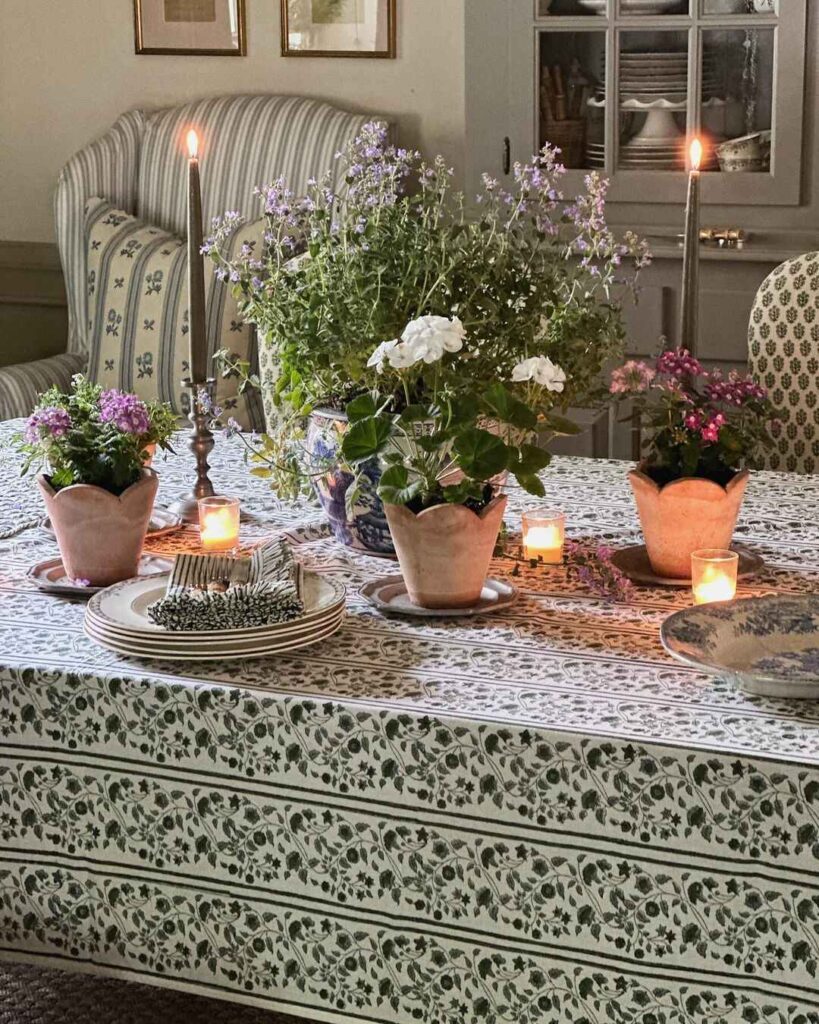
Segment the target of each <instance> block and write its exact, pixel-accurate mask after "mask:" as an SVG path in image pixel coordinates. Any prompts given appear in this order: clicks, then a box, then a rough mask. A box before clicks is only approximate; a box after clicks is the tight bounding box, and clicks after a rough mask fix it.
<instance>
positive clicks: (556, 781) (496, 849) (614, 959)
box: [0, 426, 819, 1024]
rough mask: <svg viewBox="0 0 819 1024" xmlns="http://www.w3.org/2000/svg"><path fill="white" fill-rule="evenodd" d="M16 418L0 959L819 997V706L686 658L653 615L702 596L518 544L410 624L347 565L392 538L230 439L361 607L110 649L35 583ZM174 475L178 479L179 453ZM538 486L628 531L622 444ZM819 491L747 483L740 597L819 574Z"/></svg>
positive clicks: (2, 713)
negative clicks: (332, 525) (549, 561)
mask: <svg viewBox="0 0 819 1024" xmlns="http://www.w3.org/2000/svg"><path fill="white" fill-rule="evenodd" d="M10 429H11V428H10V427H8V426H5V427H3V428H2V430H0V525H5V527H6V530H5V532H7V533H8V532H11V530H12V529H13V528H14V529H17V530H18V532H16V533H15V534H14V536H11V537H7V539H5V540H3V541H0V695H1V696H0V701H1V703H0V733H1V737H0V738H1V739H2V743H0V834H1V835H2V841H1V842H0V947H2V949H3V951H4V953H3V955H7V956H11V957H17V958H19V957H21V956H25V957H28V958H33V959H37V960H40V961H44V962H50V963H53V964H55V965H58V966H62V965H66V964H73V965H75V966H79V967H81V968H83V969H88V970H99V971H105V972H109V973H116V974H121V975H124V976H129V977H135V978H139V979H141V980H147V981H152V982H156V983H158V984H173V985H177V986H185V987H189V988H191V989H193V990H199V991H202V992H207V993H211V994H217V995H221V996H223V997H225V998H229V999H236V1000H242V1001H248V1002H253V1003H256V1004H259V1005H262V1006H270V1007H276V1008H279V1009H283V1010H289V1011H290V1012H292V1013H295V1014H301V1015H304V1016H306V1017H308V1018H310V1019H313V1020H330V1021H353V1020H362V1021H370V1022H378V1024H382V1022H383V1024H387V1022H394V1024H407V1022H409V1021H419V1022H423V1024H462V1022H473V1021H475V1022H483V1021H486V1022H493V1024H494V1022H504V1024H535V1022H537V1024H546V1022H559V1024H602V1022H604V1021H614V1022H621V1021H623V1022H625V1021H628V1022H639V1024H703V1022H708V1024H734V1022H756V1021H759V1022H763V1021H764V1022H770V1024H808V1022H816V1021H819V979H818V978H817V972H818V971H819V708H817V705H816V704H814V703H798V702H778V703H777V702H773V701H764V700H756V699H751V698H748V697H746V696H744V695H743V694H741V693H738V692H736V691H735V690H733V689H732V688H730V687H729V686H727V685H726V684H723V683H721V682H718V681H716V680H714V679H711V678H709V677H707V676H704V675H700V674H698V673H696V672H694V671H691V670H688V669H686V668H683V667H680V666H679V665H676V664H674V663H672V662H671V661H670V660H669V659H668V657H667V656H666V655H665V654H664V653H663V651H662V649H661V646H660V643H659V639H658V629H659V625H660V623H661V621H662V619H663V618H664V616H666V615H667V614H668V613H669V612H671V611H672V610H674V609H676V608H680V607H682V606H683V605H684V604H685V603H686V602H687V601H688V600H689V596H688V594H687V593H685V592H684V591H673V590H661V589H650V588H649V589H641V590H639V591H638V593H637V597H636V600H635V601H634V603H633V604H631V605H629V606H609V605H606V604H604V603H602V602H600V601H598V600H596V599H594V598H592V597H590V596H589V595H588V594H587V593H584V592H583V591H582V590H581V589H579V588H578V586H577V585H576V584H569V583H567V581H566V578H565V574H564V571H563V569H561V568H557V569H541V570H537V571H532V570H528V569H527V570H524V571H523V572H522V573H521V575H520V576H519V577H518V578H517V581H516V582H517V583H518V585H519V586H520V588H521V590H522V596H521V599H520V601H519V602H518V604H517V605H516V606H514V607H513V608H512V609H510V610H509V611H508V612H506V613H504V614H503V615H499V616H497V617H487V618H484V619H474V620H420V619H419V620H411V619H405V620H398V619H395V620H391V621H390V620H387V619H384V618H382V617H380V616H379V615H378V614H377V613H376V612H375V611H374V610H373V609H372V608H371V607H370V606H369V605H368V604H367V603H366V602H365V601H364V600H363V599H362V598H361V597H360V596H359V593H358V591H359V588H360V586H361V585H362V584H363V583H364V582H365V581H367V580H369V579H371V578H373V577H374V576H376V575H379V574H383V573H385V572H390V571H394V568H393V566H392V564H391V563H389V562H385V561H383V560H379V559H375V558H371V557H367V556H362V555H357V554H353V553H351V552H350V551H348V550H346V549H343V548H342V547H340V546H339V545H338V544H336V543H335V542H334V541H333V540H332V539H330V538H329V536H328V535H327V533H326V531H325V530H324V528H323V526H322V521H321V517H320V516H319V515H318V514H317V512H316V510H315V509H314V508H312V507H311V506H309V505H304V506H301V507H296V506H293V505H287V504H282V503H280V502H278V501H277V500H276V499H275V498H274V497H273V496H272V495H271V494H270V493H269V492H268V491H267V490H266V489H265V486H264V483H263V482H260V481H254V480H252V479H251V478H249V477H248V475H247V473H246V470H245V468H244V467H243V465H242V462H241V454H240V447H239V446H238V443H236V442H234V443H233V444H231V443H229V442H222V441H220V443H219V446H218V448H217V451H216V453H215V455H216V457H215V458H214V465H215V469H214V474H213V475H214V479H215V481H216V484H217V486H218V487H219V488H220V489H222V490H223V491H224V492H225V493H235V494H239V495H241V496H242V498H243V501H244V505H245V508H246V509H248V510H249V511H251V512H252V513H253V515H254V519H253V522H252V523H250V524H248V525H247V526H246V527H245V528H244V529H245V538H246V539H247V540H249V541H253V540H254V539H257V538H259V537H261V536H263V535H265V533H269V532H271V531H273V530H284V531H286V532H287V533H288V535H289V536H290V537H291V539H292V540H293V543H294V544H295V546H296V550H297V553H298V556H299V557H300V558H301V559H303V560H304V562H305V563H306V564H308V565H309V566H311V567H313V568H316V569H318V570H319V571H321V572H324V573H327V574H328V575H331V576H333V577H335V578H337V579H340V580H343V581H344V583H345V584H346V585H347V587H348V599H349V602H348V610H349V615H348V617H347V620H346V623H345V625H344V627H343V628H342V630H341V632H340V633H338V634H337V635H336V636H335V637H333V638H332V639H331V640H328V641H325V642H322V643H320V644H318V645H316V646H314V647H312V648H309V649H307V650H304V651H302V652H297V653H295V654H292V655H289V656H286V657H279V658H271V659H267V660H256V661H246V662H233V663H224V664H219V663H215V664H214V663H202V664H201V665H193V666H180V665H174V664H173V663H171V662H165V661H140V660H137V659H130V658H123V657H118V656H116V655H114V654H112V653H110V652H108V651H106V650H104V649H103V648H101V647H98V646H96V645H95V644H94V643H93V642H92V641H91V640H89V639H88V638H86V637H85V635H84V634H83V631H82V616H83V607H84V606H83V604H82V603H81V602H74V601H71V600H62V599H57V598H54V597H49V596H46V595H44V594H42V593H40V592H39V591H37V590H36V589H35V588H34V587H33V586H32V584H31V583H30V582H29V581H28V580H27V579H26V575H25V573H26V569H27V567H28V566H29V565H31V564H32V563H34V562H36V561H38V560H40V559H42V558H45V557H48V556H49V555H52V554H53V553H54V552H55V548H54V543H53V541H52V540H51V538H50V537H49V536H48V535H47V534H45V533H44V532H43V531H42V530H40V529H39V528H38V527H37V526H30V525H29V526H26V523H29V522H30V521H31V520H32V519H33V518H34V517H36V512H37V499H36V497H35V495H34V494H33V492H32V491H31V490H30V489H28V490H26V489H22V488H21V487H20V486H19V485H18V483H17V472H18V470H17V466H16V461H15V459H14V457H13V455H12V454H11V453H10V451H9V448H8V444H7V442H8V436H9V430H10ZM158 469H159V472H160V474H161V478H162V489H161V491H160V498H162V497H164V498H165V499H166V500H168V499H169V498H170V497H171V496H173V495H175V494H176V493H177V492H178V491H179V489H180V488H181V486H182V484H183V482H184V481H185V480H186V479H189V478H190V471H191V468H190V458H189V457H183V456H179V457H177V458H172V459H169V460H167V461H162V460H161V459H160V461H159V462H158ZM545 480H546V487H547V493H548V502H549V504H551V505H558V506H562V507H563V508H564V509H565V510H566V512H567V517H568V523H569V529H570V533H571V534H572V535H574V536H583V535H595V536H605V537H608V538H610V539H612V540H614V541H616V542H626V541H630V540H633V539H634V538H635V537H636V536H637V534H636V520H635V515H634V511H633V508H632V504H631V499H630V497H629V494H628V492H627V487H626V483H625V480H624V466H623V465H622V464H616V463H606V462H589V461H582V460H556V461H555V464H554V465H553V466H552V467H551V468H550V469H549V470H548V471H547V473H546V475H545ZM818 501H819V480H816V479H812V478H801V479H800V478H797V477H788V476H778V475H774V474H761V475H759V476H757V477H756V478H755V479H754V480H753V482H752V484H751V487H750V490H749V495H748V499H747V503H746V507H745V509H744V511H743V514H742V520H741V524H740V528H739V529H740V534H741V536H742V537H743V538H744V539H745V540H746V541H747V542H749V543H750V544H751V545H753V547H754V548H756V549H757V550H759V551H761V552H762V553H763V554H764V555H765V557H766V559H767V568H766V569H765V570H764V571H763V573H762V574H761V575H760V576H759V577H758V578H757V579H755V580H754V581H753V582H752V585H750V586H742V587H741V588H740V589H741V593H745V594H749V593H759V592H765V591H770V590H780V591H799V592H804V591H807V590H814V589H816V588H817V583H818V582H819V523H818V522H817V517H816V509H817V507H818V505H817V502H818ZM521 505H522V500H521V498H520V497H519V496H518V495H515V494H513V500H512V502H511V509H510V517H509V523H510V525H511V526H513V527H514V526H515V525H516V520H517V517H518V516H519V513H520V510H521ZM11 524H16V525H14V526H12V525H11ZM2 532H4V531H3V530H0V533H2ZM188 540H189V538H188ZM180 542H181V543H183V544H184V543H185V542H186V539H185V538H184V537H183V538H181V541H179V540H174V539H173V538H171V539H169V540H166V541H158V542H157V545H156V546H157V547H161V546H162V545H163V544H164V545H165V547H166V549H172V548H173V545H174V544H178V543H180ZM511 566H512V563H511V562H506V561H502V560H500V561H498V562H496V563H495V565H494V571H496V572H497V573H501V574H503V573H508V572H509V571H510V569H511Z"/></svg>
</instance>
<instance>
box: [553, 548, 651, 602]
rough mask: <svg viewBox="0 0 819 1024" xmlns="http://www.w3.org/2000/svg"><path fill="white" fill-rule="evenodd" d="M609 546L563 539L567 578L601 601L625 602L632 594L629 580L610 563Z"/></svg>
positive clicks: (632, 589) (611, 553)
mask: <svg viewBox="0 0 819 1024" xmlns="http://www.w3.org/2000/svg"><path fill="white" fill-rule="evenodd" d="M613 554H614V551H613V550H612V548H610V547H609V546H608V545H606V544H600V543H598V542H597V541H586V540H568V541H566V555H567V566H568V571H569V578H570V579H571V578H573V579H576V580H577V581H578V582H579V583H582V584H583V586H585V587H588V589H589V590H590V591H591V592H592V593H593V594H594V595H595V596H596V597H600V598H602V599H603V600H604V601H621V602H625V601H628V600H629V599H630V598H631V597H632V596H633V593H634V587H633V585H632V583H631V580H629V579H628V577H627V576H625V575H624V574H623V573H622V572H621V571H620V570H619V569H618V568H617V566H616V565H614V564H613V563H612V560H611V557H612V555H613Z"/></svg>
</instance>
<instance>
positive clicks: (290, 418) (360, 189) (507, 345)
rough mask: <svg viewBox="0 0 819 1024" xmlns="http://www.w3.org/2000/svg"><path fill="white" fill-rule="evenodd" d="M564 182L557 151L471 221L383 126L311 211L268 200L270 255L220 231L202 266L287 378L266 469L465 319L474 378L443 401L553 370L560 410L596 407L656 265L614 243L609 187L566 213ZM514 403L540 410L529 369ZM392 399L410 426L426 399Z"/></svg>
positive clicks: (438, 175)
mask: <svg viewBox="0 0 819 1024" xmlns="http://www.w3.org/2000/svg"><path fill="white" fill-rule="evenodd" d="M564 173H565V171H564V168H563V166H562V165H561V163H560V161H559V151H558V150H555V149H554V148H552V147H549V146H546V147H544V149H543V150H542V151H541V152H540V153H539V154H537V155H536V156H535V157H533V158H532V160H531V161H530V162H529V163H526V164H520V163H519V164H516V165H515V167H514V169H513V173H512V175H511V178H510V181H509V184H508V186H507V184H506V183H501V182H499V181H497V180H495V179H494V178H492V177H490V176H489V175H484V177H483V182H482V188H481V192H480V194H479V195H478V196H477V197H476V199H477V202H476V204H475V207H474V209H473V210H470V209H468V208H467V203H466V199H465V196H464V195H463V193H461V192H460V191H458V190H457V189H456V188H455V187H454V184H453V171H452V170H451V168H449V167H448V166H447V164H446V162H445V161H444V159H443V158H442V157H440V156H439V157H436V158H435V159H433V160H432V161H431V162H428V161H426V160H424V159H423V158H422V157H421V154H420V153H418V152H416V151H414V150H411V149H405V148H400V147H396V146H394V145H391V144H390V143H389V140H388V138H387V130H386V127H385V126H384V125H383V124H380V123H377V122H373V123H370V124H367V125H366V126H364V128H363V129H362V131H361V134H360V135H359V137H358V138H357V139H356V140H355V141H354V142H353V143H352V144H351V145H350V146H348V147H346V148H345V149H344V151H343V152H340V153H338V154H337V160H336V166H335V167H334V168H333V169H332V171H331V172H330V173H328V174H327V175H326V176H325V177H324V178H322V179H320V180H312V181H310V182H309V183H308V187H307V190H306V192H305V193H304V194H303V195H297V194H295V193H294V192H293V191H292V190H291V189H290V188H289V187H288V185H287V183H286V182H285V181H284V180H282V179H280V180H278V181H276V182H274V183H273V184H272V185H269V186H267V187H265V188H262V189H260V190H259V198H260V200H261V203H262V206H263V210H264V217H265V221H266V232H265V234H264V239H263V244H262V247H261V249H260V250H255V249H254V248H253V247H252V245H251V244H248V245H247V246H246V247H245V250H244V251H243V252H242V253H240V254H239V256H238V258H234V259H228V258H227V256H226V255H225V254H226V253H227V251H228V243H229V241H230V239H231V238H232V237H233V234H234V232H235V230H236V227H237V223H238V222H239V219H240V218H239V217H238V215H237V214H233V213H230V214H227V215H226V216H225V217H223V218H222V219H221V221H218V222H217V223H216V225H215V228H214V233H213V235H212V237H211V238H209V239H208V241H207V242H206V243H205V246H204V250H205V251H206V252H207V253H209V254H210V256H211V258H212V259H213V260H214V261H215V263H216V272H217V274H218V275H220V276H221V277H222V278H223V279H226V280H228V281H230V282H231V283H232V284H233V287H234V293H235V295H236V296H237V298H238V299H239V301H240V304H241V308H242V311H243V315H244V316H245V318H246V319H248V320H250V321H251V322H253V323H255V324H256V325H257V326H258V328H259V335H260V337H261V338H263V339H265V343H266V344H267V345H268V346H271V347H272V349H273V350H274V352H275V360H276V363H277V365H278V366H279V368H280V372H279V374H278V377H277V379H276V382H275V384H274V385H270V388H271V391H272V394H271V395H270V397H271V398H272V399H273V401H274V403H275V404H277V406H278V408H279V411H280V420H279V424H278V426H277V427H275V428H271V434H276V436H275V437H271V436H270V435H266V438H265V439H264V446H265V451H264V452H263V453H262V454H263V455H264V454H266V455H268V456H269V460H268V461H270V462H271V463H277V464H279V465H281V464H282V463H283V462H286V461H287V456H286V449H287V440H288V439H289V438H292V437H294V436H298V429H299V427H298V424H299V422H303V420H304V417H306V416H307V415H309V413H310V412H311V410H312V409H314V408H316V407H318V406H328V407H330V408H333V409H339V410H341V409H344V407H345V406H346V405H347V404H348V403H349V402H351V401H353V400H354V399H356V398H358V397H360V396H363V395H366V394H369V393H371V392H372V391H373V390H374V389H378V390H380V391H382V392H383V387H384V383H385V381H384V378H383V377H380V378H379V374H378V366H377V364H374V363H373V361H372V358H371V357H372V353H373V351H374V350H375V349H376V347H377V346H379V345H380V344H381V343H382V342H385V341H391V340H395V341H396V343H397V341H398V339H400V338H401V336H402V332H403V331H404V330H405V327H406V325H407V324H408V323H410V322H413V321H416V320H418V319H420V318H425V317H438V318H444V319H453V318H456V319H457V320H458V321H459V323H461V324H462V325H463V329H464V331H465V332H466V333H467V334H468V336H469V338H470V339H471V342H472V344H471V349H470V359H469V361H468V363H466V364H462V363H460V364H458V365H455V364H453V365H452V366H446V365H445V366H443V367H441V368H440V380H439V386H441V387H444V388H447V389H448V390H449V391H450V392H451V393H458V392H460V391H469V392H474V391H476V390H479V389H481V388H487V387H489V386H491V385H492V384H493V383H494V382H495V381H497V380H498V375H499V373H501V372H502V371H503V370H505V369H506V368H508V367H512V366H516V365H518V364H524V363H525V364H526V365H527V366H529V367H530V368H531V367H534V366H535V365H540V362H539V361H543V360H548V361H550V362H551V363H552V364H554V365H556V366H559V367H561V368H562V370H563V371H564V372H565V375H566V378H565V380H566V386H565V388H564V389H563V391H562V393H561V395H560V405H561V406H562V407H563V408H567V407H568V406H569V405H571V404H579V403H582V402H584V401H587V400H588V399H589V398H590V396H592V395H593V394H595V393H596V392H598V391H600V382H601V379H602V370H603V367H604V365H605V363H606V361H607V360H610V359H611V358H612V357H613V356H616V354H618V353H619V351H620V346H621V341H622V337H623V326H622V318H621V303H622V300H623V298H624V296H625V295H626V294H627V292H628V288H629V286H630V285H631V283H632V282H633V278H634V273H635V271H636V270H637V269H639V268H640V267H641V266H643V265H644V264H645V263H646V262H647V260H648V254H647V251H646V248H645V246H644V244H643V243H642V242H641V241H640V240H638V239H637V237H636V236H634V235H632V234H627V235H626V236H625V237H624V238H623V239H622V240H620V239H617V238H615V236H614V234H613V233H612V232H611V230H610V229H609V228H608V226H607V224H606V220H605V209H604V208H605V198H606V188H607V183H606V181H605V180H603V179H601V178H600V177H599V176H598V175H596V174H590V175H588V177H587V178H586V182H585V190H584V191H583V192H582V193H581V194H580V195H579V196H577V197H576V198H574V199H569V198H568V197H566V196H564V194H563V193H562V192H561V190H560V181H561V178H562V177H563V175H564ZM236 370H237V372H239V374H240V375H241V376H242V377H243V382H242V383H243V385H244V386H247V385H251V384H257V385H258V384H259V383H260V382H259V379H258V377H256V376H254V375H252V374H250V372H249V367H248V366H246V365H245V366H241V365H239V366H236ZM419 386H420V387H421V388H423V387H424V381H423V380H421V381H419ZM508 387H509V390H510V392H511V393H512V394H513V395H514V396H515V397H516V398H517V399H519V400H521V401H527V400H529V399H530V398H531V395H530V392H531V390H532V389H531V386H530V377H528V376H526V371H525V368H524V369H522V370H521V371H520V376H519V377H518V378H517V379H514V380H511V381H509V382H508ZM391 399H392V408H393V409H394V411H395V412H396V413H397V414H400V412H401V411H402V409H403V408H404V406H406V405H410V404H414V403H415V402H416V401H417V396H414V395H409V396H407V395H406V394H405V392H404V390H403V388H401V387H397V388H396V390H395V393H394V394H393V395H392V396H391ZM546 401H547V406H546V410H541V409H539V408H535V410H534V411H535V415H539V414H540V413H541V411H548V410H549V409H551V408H552V406H553V405H554V404H555V400H554V395H553V394H548V395H546ZM276 432H278V433H276ZM282 437H283V438H284V441H285V443H284V445H282V444H281V443H280V442H281V441H282ZM277 483H278V484H279V486H280V489H281V483H282V481H281V480H278V481H277Z"/></svg>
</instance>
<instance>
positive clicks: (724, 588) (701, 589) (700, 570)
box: [691, 548, 739, 604]
mask: <svg viewBox="0 0 819 1024" xmlns="http://www.w3.org/2000/svg"><path fill="white" fill-rule="evenodd" d="M738 569H739V555H738V554H737V553H736V551H725V550H722V549H721V548H703V549H702V550H701V551H693V552H692V553H691V590H692V591H693V593H694V604H711V603H712V602H714V601H732V600H733V598H734V596H735V595H736V592H737V570H738Z"/></svg>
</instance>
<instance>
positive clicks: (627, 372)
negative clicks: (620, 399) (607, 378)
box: [609, 359, 657, 395]
mask: <svg viewBox="0 0 819 1024" xmlns="http://www.w3.org/2000/svg"><path fill="white" fill-rule="evenodd" d="M656 376H657V374H656V372H655V371H654V370H653V369H652V368H651V367H650V366H649V365H648V363H644V362H642V361H640V360H637V359H630V360H629V361H628V362H627V363H624V364H623V365H622V366H620V367H618V368H617V369H616V370H613V371H612V374H611V383H610V384H609V391H610V392H611V393H612V394H613V395H636V394H640V393H642V392H643V391H648V389H649V387H650V386H651V382H652V381H653V380H654V378H655V377H656Z"/></svg>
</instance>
